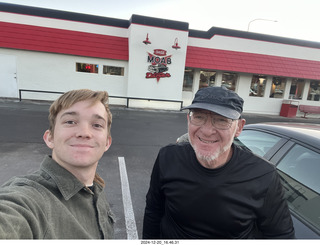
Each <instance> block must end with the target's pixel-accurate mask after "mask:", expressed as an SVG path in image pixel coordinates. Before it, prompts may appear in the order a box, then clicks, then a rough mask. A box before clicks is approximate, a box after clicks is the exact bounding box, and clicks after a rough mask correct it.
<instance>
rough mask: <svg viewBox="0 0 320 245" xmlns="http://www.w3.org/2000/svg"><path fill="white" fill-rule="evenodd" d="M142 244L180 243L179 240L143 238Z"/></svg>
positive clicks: (170, 244) (166, 244) (173, 244)
mask: <svg viewBox="0 0 320 245" xmlns="http://www.w3.org/2000/svg"><path fill="white" fill-rule="evenodd" d="M140 242H141V243H140V244H147V245H157V244H158V245H175V244H179V241H178V240H142V241H140Z"/></svg>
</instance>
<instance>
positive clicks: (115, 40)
mask: <svg viewBox="0 0 320 245" xmlns="http://www.w3.org/2000/svg"><path fill="white" fill-rule="evenodd" d="M0 29H1V35H0V47H3V48H14V49H24V50H34V51H42V52H50V53H61V54H70V55H79V56H89V57H97V58H107V59H117V60H128V59H129V54H128V53H129V52H128V38H123V37H115V36H108V35H101V34H92V33H86V32H79V31H69V30H61V29H55V28H46V27H39V26H31V25H21V24H13V23H7V22H0Z"/></svg>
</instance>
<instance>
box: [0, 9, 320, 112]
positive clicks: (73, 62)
mask: <svg viewBox="0 0 320 245" xmlns="http://www.w3.org/2000/svg"><path fill="white" fill-rule="evenodd" d="M164 17H165V16H164ZM212 24H213V25H214V23H212ZM0 30H1V31H0V62H1V66H0V97H1V98H13V99H18V98H20V99H28V100H54V99H55V98H57V96H59V93H63V92H66V91H68V90H72V89H80V88H89V89H93V90H106V91H108V93H109V95H110V103H111V104H116V105H124V106H128V107H136V108H153V109H169V110H179V109H180V108H181V106H187V105H189V104H190V103H191V101H192V99H193V97H194V95H195V93H196V92H197V90H198V89H199V88H202V87H205V86H224V87H226V88H228V89H231V90H234V91H235V92H237V93H238V94H239V95H240V96H241V97H242V98H243V99H244V101H245V104H244V112H247V113H261V114H270V115H279V114H280V111H281V109H282V105H283V104H292V105H301V104H303V105H313V106H320V99H319V97H320V43H318V42H311V41H306V40H303V36H302V37H301V39H292V38H284V37H279V36H272V35H264V34H258V33H252V32H247V31H239V30H231V29H224V28H218V27H212V28H211V29H209V30H208V31H200V30H191V29H189V24H188V23H186V22H181V21H174V20H168V19H165V18H163V19H159V18H153V17H149V16H141V15H135V14H133V15H132V16H131V18H130V19H129V20H123V19H115V18H108V17H102V16H93V15H87V14H81V13H74V12H66V11H58V10H52V9H43V8H37V7H29V6H23V5H15V4H7V3H0ZM297 113H298V115H299V114H302V113H301V112H299V111H298V112H297Z"/></svg>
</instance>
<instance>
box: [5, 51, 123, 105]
mask: <svg viewBox="0 0 320 245" xmlns="http://www.w3.org/2000/svg"><path fill="white" fill-rule="evenodd" d="M0 54H10V55H13V56H15V57H16V65H17V81H18V89H29V90H45V91H56V92H65V91H68V90H72V89H80V88H88V89H93V90H106V91H108V93H109V95H111V96H112V95H113V96H126V87H127V79H128V75H127V74H128V62H126V61H118V60H106V59H98V58H88V57H79V56H72V55H61V54H50V53H43V52H33V51H23V50H12V49H2V48H1V49H0ZM77 62H79V63H89V64H97V65H99V72H98V74H94V73H84V72H76V63H77ZM103 65H110V66H120V67H124V76H111V75H105V74H102V69H103ZM56 97H57V96H56V95H52V94H45V93H29V92H23V94H22V98H23V99H38V100H50V99H55V98H56Z"/></svg>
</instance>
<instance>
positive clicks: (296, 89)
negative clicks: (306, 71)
mask: <svg viewBox="0 0 320 245" xmlns="http://www.w3.org/2000/svg"><path fill="white" fill-rule="evenodd" d="M304 85H305V81H304V80H303V79H297V78H294V79H292V83H291V87H290V94H289V99H296V100H301V99H302V93H303V89H304Z"/></svg>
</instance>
